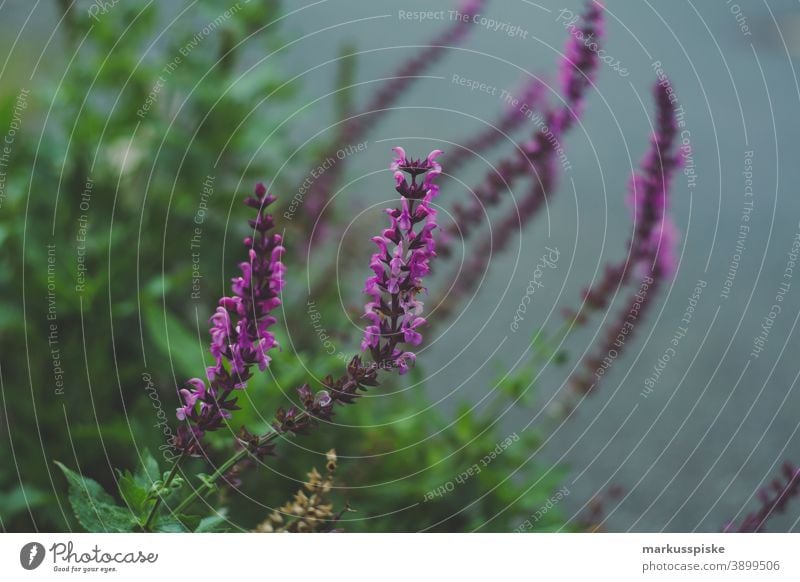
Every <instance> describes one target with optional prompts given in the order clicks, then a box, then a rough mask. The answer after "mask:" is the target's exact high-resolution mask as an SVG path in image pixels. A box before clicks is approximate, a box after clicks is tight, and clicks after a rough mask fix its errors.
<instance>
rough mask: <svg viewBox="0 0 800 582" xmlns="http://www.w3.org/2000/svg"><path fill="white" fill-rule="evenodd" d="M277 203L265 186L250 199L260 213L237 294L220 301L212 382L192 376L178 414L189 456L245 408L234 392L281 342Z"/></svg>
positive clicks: (180, 438)
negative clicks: (273, 210) (277, 330)
mask: <svg viewBox="0 0 800 582" xmlns="http://www.w3.org/2000/svg"><path fill="white" fill-rule="evenodd" d="M274 201H275V197H274V196H272V195H267V191H266V188H265V187H264V185H263V184H258V185H257V186H256V189H255V195H254V196H249V197H248V198H247V199H246V200H245V204H246V205H247V206H249V207H251V208H254V209H255V210H256V212H257V214H256V218H254V219H251V220H250V221H249V224H250V227H251V228H252V229H253V235H252V236H248V237H246V238H245V239H244V245H245V246H246V247H247V248H248V255H247V256H248V259H247V261H244V262H242V263H240V264H239V270H240V271H241V275H240V276H239V277H234V278H233V279H232V280H231V292H232V296H231V297H222V298H221V299H220V300H219V304H218V307H217V309H216V312H215V313H214V315H213V316H212V317H211V319H210V323H211V329H210V330H209V331H210V335H211V343H210V351H211V354H212V355H213V356H214V359H215V363H214V365H213V366H210V367H209V368H208V369H207V370H206V377H207V380H208V382H207V383H206V382H204V381H203V380H201V379H199V378H192V379H191V380H189V381H188V382H187V383H186V386H185V387H184V388H182V389H180V390H179V394H180V397H181V400H182V401H183V406H181V407H180V408H178V409H177V412H176V416H177V417H178V420H182V421H187V423H188V424H182V425H181V426H180V427H179V429H178V435H177V438H176V446H177V447H178V448H179V449H181V450H185V451H187V452H188V453H189V454H199V452H200V439H201V438H202V436H203V435H204V434H205V433H206V432H208V431H213V430H216V429H218V428H219V427H220V426H222V424H223V423H224V421H225V420H226V419H228V418H230V417H231V412H232V411H234V410H238V409H239V408H238V406H237V405H236V401H237V397H236V396H234V392H235V391H236V390H242V389H244V388H245V386H246V385H247V381H248V380H249V379H250V377H251V376H252V374H251V368H252V367H253V366H258V369H259V370H260V371H262V372H263V371H264V370H265V369H266V368H267V366H268V365H269V362H270V357H269V355H268V352H269V350H271V349H273V348H274V347H276V346H277V345H278V342H277V341H276V339H275V336H274V335H273V334H272V332H271V331H270V328H271V327H272V325H274V324H275V322H276V320H275V318H274V317H273V316H272V315H270V312H272V311H273V310H274V309H275V308H277V307H278V306H279V305H280V304H281V300H280V293H281V290H282V289H283V286H284V283H285V280H284V274H285V271H286V268H285V267H284V265H283V263H282V262H281V257H282V255H283V252H284V248H283V245H282V244H281V243H282V238H281V235H280V234H277V233H270V231H271V230H272V228H273V227H274V221H273V218H272V216H271V215H270V214H268V213H267V207H268V206H269V205H270V204H272V203H273V202H274Z"/></svg>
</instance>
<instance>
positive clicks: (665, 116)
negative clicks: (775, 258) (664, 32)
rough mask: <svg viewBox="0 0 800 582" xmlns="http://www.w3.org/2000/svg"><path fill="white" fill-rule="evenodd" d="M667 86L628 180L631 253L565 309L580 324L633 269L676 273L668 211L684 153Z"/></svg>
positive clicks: (660, 88) (660, 87) (659, 88)
mask: <svg viewBox="0 0 800 582" xmlns="http://www.w3.org/2000/svg"><path fill="white" fill-rule="evenodd" d="M668 86H669V84H668V83H663V84H662V83H659V84H656V85H655V87H654V89H653V93H654V96H655V103H656V123H655V132H654V133H653V135H652V137H651V139H650V148H649V149H648V151H647V154H646V155H645V156H644V158H643V159H642V161H641V164H640V169H639V171H637V172H634V173H633V175H632V176H631V180H630V184H629V195H628V200H627V201H628V205H629V207H630V208H631V212H632V214H633V219H634V232H633V234H632V236H631V239H630V242H629V244H628V256H627V257H626V259H625V260H624V261H622V262H621V263H619V264H613V265H608V266H606V268H605V269H604V272H603V275H602V277H601V278H600V280H599V281H597V282H596V283H595V284H594V285H593V286H591V287H588V288H586V289H585V290H584V292H583V296H584V304H583V305H582V306H581V311H580V313H579V314H576V313H574V312H571V311H568V312H566V315H567V317H568V318H569V319H574V320H575V321H576V322H577V323H584V322H585V321H586V315H587V313H588V312H589V311H598V310H601V309H605V308H606V307H607V306H608V305H609V303H610V302H611V300H612V299H613V297H614V295H615V294H616V293H617V292H618V291H619V289H620V288H621V286H622V285H624V284H625V283H626V282H627V281H628V279H629V278H630V275H631V274H632V273H633V272H634V271H636V272H637V273H638V274H639V275H646V274H648V273H650V272H652V274H653V275H654V277H656V278H661V277H668V276H669V275H671V274H672V273H674V272H675V269H676V265H677V260H676V257H675V249H676V247H677V243H678V239H679V234H678V230H677V228H676V227H675V225H674V223H673V222H672V219H671V218H670V216H669V215H668V213H667V210H668V206H669V190H670V187H671V184H672V179H673V177H674V174H675V170H676V169H677V168H679V167H680V164H681V158H680V154H679V152H678V147H677V146H678V143H677V132H678V130H677V123H676V121H675V114H674V110H673V105H672V103H671V101H670V92H669V91H668V89H667V87H668Z"/></svg>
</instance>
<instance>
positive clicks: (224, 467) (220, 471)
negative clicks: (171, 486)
mask: <svg viewBox="0 0 800 582" xmlns="http://www.w3.org/2000/svg"><path fill="white" fill-rule="evenodd" d="M305 416H306V413H305V412H301V413H300V414H298V415H297V419H296V420H302V419H303V418H304V417H305ZM280 434H281V433H279V432H277V431H273V432H271V433H269V434H266V435H264V436H263V437H261V439H260V441H259V443H258V444H259V445H265V444H267V443H270V442H272V441H274V440H275V439H276V438H278V435H280ZM249 452H250V451H249V450H248V449H247V448H244V449H242V450H240V451H237V452H236V453H235V454H234V455H232V456H231V457H230V458H228V460H227V461H225V462H224V463H222V464H221V465H220V466H219V467H218V468H217V470H216V471H214V472H213V473H212V474H211V475H210V476H209V477H208V478H207V479H204V480H203V483H202V484H200V485H199V486H198V487H197V488H196V489H194V491H192V492H191V493H190V494H189V495H188V496H187V497H186V498H185V499H184V500H183V501H181V502H180V503H179V504H178V506H177V507H176V508H175V510H174V511H173V513H175V514H178V513H180V512H181V511H182V510H184V509H185V508H186V507H187V506H188V505H189V504H190V503H192V502H193V501H195V500H196V499H197V498H199V497H201V496H202V495H203V494H204V493H205V490H206V489H211V486H212V485H213V484H214V483H216V482H217V481H218V480H219V478H220V477H222V476H223V475H224V474H225V473H227V472H228V470H229V469H230V468H231V467H233V466H234V465H235V464H236V463H238V462H239V461H241V460H242V459H244V458H245V457H246V456H247V454H248V453H249Z"/></svg>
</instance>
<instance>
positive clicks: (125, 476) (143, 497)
mask: <svg viewBox="0 0 800 582" xmlns="http://www.w3.org/2000/svg"><path fill="white" fill-rule="evenodd" d="M117 475H118V476H119V477H118V479H117V484H118V486H119V494H120V496H121V497H122V499H123V500H124V501H125V502H126V503H127V504H128V507H130V509H131V511H133V512H134V513H135V514H136V515H137V516H138V517H139V523H144V520H145V519H146V518H147V514H148V513H149V512H150V508H151V507H152V506H153V502H154V501H155V495H154V493H155V488H156V486H157V485H158V483H159V482H160V481H161V479H162V476H161V469H160V468H159V466H158V461H156V460H155V458H153V455H151V454H150V451H148V450H147V449H144V450H143V451H142V457H141V464H140V465H139V468H138V469H137V470H136V473H131V472H130V471H124V472H122V471H117Z"/></svg>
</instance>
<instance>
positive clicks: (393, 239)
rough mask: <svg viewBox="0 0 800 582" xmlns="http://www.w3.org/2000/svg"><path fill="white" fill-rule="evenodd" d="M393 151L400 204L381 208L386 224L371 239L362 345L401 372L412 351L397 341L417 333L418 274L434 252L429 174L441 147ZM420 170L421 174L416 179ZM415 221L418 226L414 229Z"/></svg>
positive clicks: (433, 174) (413, 341)
mask: <svg viewBox="0 0 800 582" xmlns="http://www.w3.org/2000/svg"><path fill="white" fill-rule="evenodd" d="M394 151H395V153H396V155H397V156H396V158H395V159H394V161H393V162H392V164H391V166H390V169H391V170H393V171H394V179H395V189H396V190H397V192H398V193H399V194H400V196H401V206H400V208H390V209H388V210H387V211H386V214H387V215H388V216H389V220H390V222H391V225H390V227H389V228H387V229H386V230H384V231H383V233H382V234H381V235H380V236H376V237H374V238H373V239H372V241H373V242H374V243H375V245H376V246H377V247H378V251H377V252H376V253H374V254H373V255H372V258H371V260H370V268H371V269H372V271H373V275H372V276H371V277H369V278H368V279H367V281H366V284H365V286H364V293H366V294H367V295H368V296H369V297H370V300H369V301H368V302H367V304H366V306H365V310H364V317H365V318H366V319H367V320H368V321H369V325H367V327H366V329H365V330H364V339H363V341H362V342H361V349H362V351H367V350H369V351H370V352H371V354H372V358H373V360H374V361H375V363H376V364H378V365H385V364H386V363H390V362H393V363H395V364H396V365H397V367H398V369H399V370H400V373H401V374H404V373H405V372H407V371H408V368H409V365H410V364H412V363H413V362H414V359H415V357H414V354H413V353H411V352H407V351H404V350H402V349H401V348H400V347H399V346H400V344H402V343H406V344H410V345H411V346H418V345H419V344H420V343H421V342H422V335H421V334H420V333H419V332H418V331H417V329H418V328H419V327H421V326H423V325H425V323H426V321H425V318H424V317H421V315H420V314H421V313H422V302H421V301H419V300H418V299H417V297H418V295H419V294H420V293H422V292H423V291H424V290H425V287H424V286H423V279H424V277H425V276H426V275H427V274H428V273H429V272H430V260H431V259H432V258H433V257H434V256H435V255H436V252H435V247H436V244H435V241H434V238H433V234H432V232H433V230H434V229H435V228H436V227H437V225H436V210H435V209H434V208H433V207H432V206H431V202H432V200H433V199H434V198H435V197H436V195H437V194H438V193H439V187H438V186H437V185H436V184H435V183H434V180H435V179H436V178H437V177H438V176H439V175H440V174H441V172H442V167H441V166H440V165H439V164H438V163H437V162H436V158H437V157H438V156H439V155H440V154H441V153H442V152H441V151H440V150H434V151H432V152H431V153H430V154H428V157H427V158H425V159H421V160H415V159H413V158H410V157H408V156H406V153H405V151H404V150H403V148H401V147H396V148H394ZM406 174H407V175H408V176H406ZM421 175H424V178H423V179H422V180H419V176H421ZM409 177H410V179H411V181H410V182H409V181H408V178H409ZM419 224H422V226H421V228H419V229H417V230H415V227H416V226H417V225H419Z"/></svg>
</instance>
